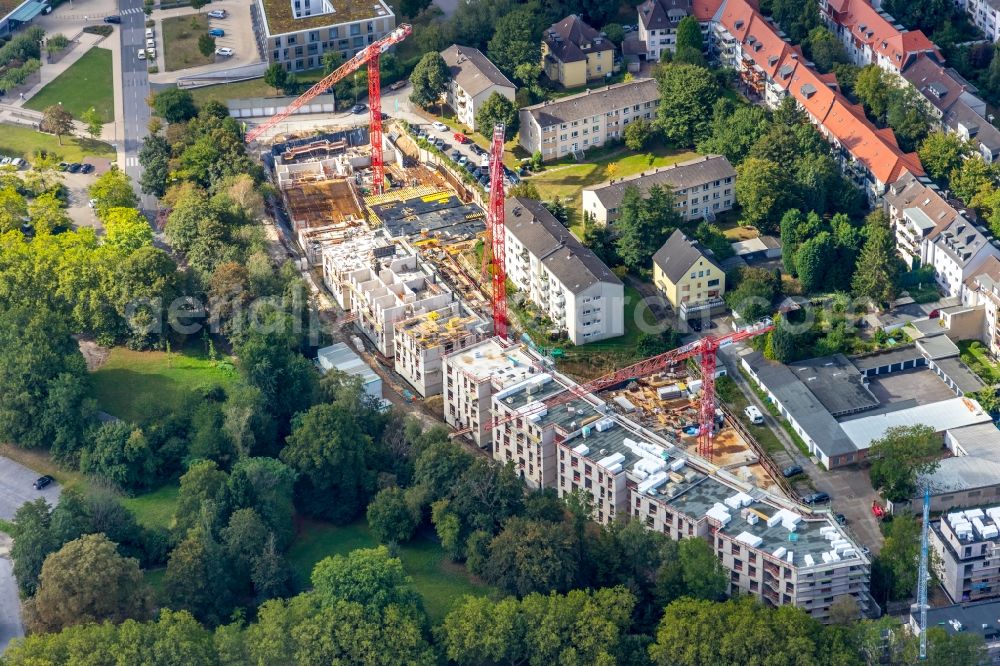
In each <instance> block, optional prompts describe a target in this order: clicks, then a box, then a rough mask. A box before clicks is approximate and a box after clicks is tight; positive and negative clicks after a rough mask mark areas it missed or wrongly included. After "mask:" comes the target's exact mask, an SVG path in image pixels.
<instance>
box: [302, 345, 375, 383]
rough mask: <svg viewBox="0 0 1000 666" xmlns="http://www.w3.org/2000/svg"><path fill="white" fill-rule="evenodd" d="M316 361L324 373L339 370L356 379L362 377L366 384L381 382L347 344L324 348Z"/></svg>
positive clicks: (317, 354)
mask: <svg viewBox="0 0 1000 666" xmlns="http://www.w3.org/2000/svg"><path fill="white" fill-rule="evenodd" d="M316 361H317V363H318V364H319V366H320V369H322V370H323V371H329V370H339V371H341V372H346V373H347V374H349V375H354V376H355V377H361V381H362V382H363V383H365V384H370V383H372V382H377V381H380V377H379V376H378V374H376V372H375V371H374V370H372V368H371V366H369V365H368V364H367V363H365V362H364V360H362V358H361V357H360V356H358V355H357V353H355V351H354V350H353V349H351V348H350V347H348V346H347V343H346V342H338V343H337V344H335V345H330V346H329V347H323V348H322V349H320V350H319V351H317V352H316Z"/></svg>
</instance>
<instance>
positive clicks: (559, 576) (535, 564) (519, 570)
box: [484, 518, 580, 596]
mask: <svg viewBox="0 0 1000 666" xmlns="http://www.w3.org/2000/svg"><path fill="white" fill-rule="evenodd" d="M575 539H576V537H575V535H574V534H573V532H572V530H571V528H570V527H569V525H567V524H565V523H549V522H546V521H530V520H525V519H523V518H511V519H510V520H509V521H507V524H506V525H505V526H504V529H503V531H502V532H500V534H498V535H497V536H496V537H495V538H494V539H493V541H492V543H490V547H489V559H488V561H487V562H486V566H485V571H484V577H485V578H486V580H487V581H489V582H490V583H491V584H493V585H496V586H497V587H499V588H500V589H502V590H504V591H505V592H507V593H508V594H516V595H518V596H525V595H527V594H531V593H532V592H542V593H546V592H566V591H568V590H569V589H571V588H572V587H573V585H574V583H575V582H576V578H577V575H578V573H579V567H580V562H579V560H578V558H577V557H576V553H577V548H576V541H575Z"/></svg>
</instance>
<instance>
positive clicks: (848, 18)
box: [819, 0, 944, 74]
mask: <svg viewBox="0 0 1000 666" xmlns="http://www.w3.org/2000/svg"><path fill="white" fill-rule="evenodd" d="M819 5H820V9H821V15H822V16H823V17H824V18H825V20H826V23H827V26H828V27H829V28H830V30H831V31H833V33H834V34H835V35H837V36H838V37H840V40H841V41H842V42H843V44H844V48H845V49H846V50H847V55H848V56H850V58H851V60H852V61H853V62H854V64H855V65H858V66H859V67H864V66H865V65H870V64H876V65H878V66H879V67H880V68H881V69H884V70H885V71H887V72H892V73H894V74H899V73H900V72H902V71H903V70H904V69H906V68H907V67H908V66H909V65H910V64H911V63H912V62H913V61H914V60H915V59H916V58H917V56H918V55H919V54H921V53H924V54H928V55H931V56H932V57H934V58H935V59H936V60H937V61H938V62H943V61H944V57H943V56H942V55H941V53H940V52H939V51H938V49H937V47H936V46H934V42H932V41H931V40H930V39H928V38H927V35H925V34H924V33H923V32H921V31H920V30H907V29H906V28H904V27H903V26H901V25H899V24H898V23H897V22H896V19H894V18H892V17H891V16H889V15H888V14H886V13H885V12H884V11H881V10H878V9H876V8H875V7H874V6H872V3H871V2H869V0H819Z"/></svg>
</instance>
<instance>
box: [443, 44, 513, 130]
mask: <svg viewBox="0 0 1000 666" xmlns="http://www.w3.org/2000/svg"><path fill="white" fill-rule="evenodd" d="M441 57H442V58H443V59H444V63H445V64H446V65H447V66H448V70H449V71H450V72H451V81H449V83H448V90H447V91H446V92H445V98H446V101H447V103H448V106H450V107H451V108H452V110H453V111H454V112H455V116H456V117H457V118H458V121H459V122H460V123H464V124H466V125H468V126H469V127H470V128H471V129H473V130H476V129H479V128H478V127H477V126H476V113H478V111H479V109H480V108H482V106H483V103H484V102H485V101H486V100H487V99H489V98H490V96H491V95H492V94H493V93H498V94H500V95H503V96H504V97H506V98H507V99H509V100H510V101H512V102H513V101H514V93H515V92H516V91H517V89H516V88H515V87H514V84H513V83H511V82H510V79H508V78H507V77H506V76H504V75H503V73H502V72H501V71H500V70H499V69H497V66H496V65H494V64H493V63H492V62H490V60H489V58H487V57H486V56H485V55H483V53H482V51H480V50H479V49H474V48H472V47H471V46H460V45H458V44H452V45H451V46H449V47H448V48H446V49H445V50H444V51H442V52H441Z"/></svg>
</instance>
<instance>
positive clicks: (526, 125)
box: [518, 79, 660, 161]
mask: <svg viewBox="0 0 1000 666" xmlns="http://www.w3.org/2000/svg"><path fill="white" fill-rule="evenodd" d="M659 103H660V91H659V88H658V87H657V83H656V81H655V80H654V79H639V80H635V81H628V82H626V83H616V84H614V85H610V86H604V87H602V88H596V89H592V90H587V91H586V92H582V93H579V94H576V95H569V96H567V97H563V98H560V99H556V100H549V101H545V102H542V103H541V104H535V105H533V106H526V107H524V108H523V109H521V111H520V121H521V122H520V130H519V133H518V143H520V145H521V147H522V148H524V149H525V150H526V151H528V152H529V153H532V154H534V153H536V152H540V153H541V154H542V159H543V160H546V161H548V160H554V159H558V158H560V157H565V156H567V155H570V154H574V153H580V152H583V151H586V150H588V149H590V148H599V147H600V146H603V145H604V144H605V143H607V142H608V141H612V140H616V139H619V140H620V139H622V137H623V136H624V134H623V133H624V131H625V126H626V125H628V124H629V123H630V122H633V121H635V120H637V119H639V118H644V119H646V120H649V121H652V120H653V119H654V118H655V117H656V107H657V105H658V104H659Z"/></svg>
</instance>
